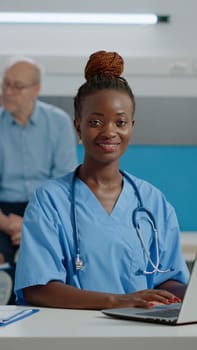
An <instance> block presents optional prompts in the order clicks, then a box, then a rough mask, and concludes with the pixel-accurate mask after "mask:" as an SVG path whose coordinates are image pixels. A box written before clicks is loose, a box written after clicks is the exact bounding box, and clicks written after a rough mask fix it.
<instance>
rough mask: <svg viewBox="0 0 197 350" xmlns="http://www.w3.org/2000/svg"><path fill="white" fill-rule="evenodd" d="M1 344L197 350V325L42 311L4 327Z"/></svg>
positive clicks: (29, 349) (27, 349) (24, 349)
mask: <svg viewBox="0 0 197 350" xmlns="http://www.w3.org/2000/svg"><path fill="white" fill-rule="evenodd" d="M0 344H1V349H2V350H4V349H6V350H7V349H9V350H13V349H14V350H19V349H20V350H35V349H38V350H40V349H42V350H45V349H48V350H51V349H53V350H54V349H55V350H59V349H61V350H62V349H67V350H77V349H79V350H89V349H91V350H93V349H94V350H98V349H99V350H101V349H108V350H109V349H113V350H120V349H121V350H124V349H130V350H131V349H132V350H142V349H146V350H158V349H159V350H164V349H165V350H166V348H171V349H173V350H182V349H183V350H185V349H187V350H194V349H195V350H196V349H197V324H193V325H185V326H165V325H157V324H148V323H147V324H145V323H141V322H132V321H124V320H118V319H112V318H108V317H107V316H104V315H103V314H102V313H101V312H99V311H82V310H63V309H48V308H41V309H40V312H38V313H36V314H34V315H32V316H30V317H28V318H26V319H23V320H20V321H17V322H15V323H13V324H10V325H8V326H6V327H0Z"/></svg>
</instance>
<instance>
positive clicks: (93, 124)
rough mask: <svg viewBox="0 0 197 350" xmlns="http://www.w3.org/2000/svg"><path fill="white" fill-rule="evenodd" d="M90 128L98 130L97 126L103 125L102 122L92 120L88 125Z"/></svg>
mask: <svg viewBox="0 0 197 350" xmlns="http://www.w3.org/2000/svg"><path fill="white" fill-rule="evenodd" d="M88 124H89V125H90V126H92V127H93V128H96V127H97V126H100V125H101V122H100V120H90V121H89V123H88Z"/></svg>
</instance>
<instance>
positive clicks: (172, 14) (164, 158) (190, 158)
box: [0, 0, 197, 261]
mask: <svg viewBox="0 0 197 350" xmlns="http://www.w3.org/2000/svg"><path fill="white" fill-rule="evenodd" d="M7 11H8V12H10V11H16V12H30V13H33V12H54V13H63V12H68V13H75V12H77V13H90V14H91V13H113V14H116V13H127V14H128V13H156V14H158V15H160V16H168V20H167V21H166V22H165V21H164V22H161V23H157V24H155V25H131V24H117V25H116V24H63V23H61V24H49V23H47V24H46V23H36V24H35V23H11V22H10V23H0V43H1V44H0V74H1V73H2V70H3V66H4V63H5V62H6V60H7V58H8V57H10V56H15V55H16V56H20V55H22V56H23V55H25V56H31V57H34V58H36V59H37V60H38V61H39V62H40V63H41V64H42V66H43V68H44V75H43V81H42V90H41V94H40V99H41V100H43V101H46V102H49V103H52V104H54V105H57V106H59V107H61V108H63V109H65V110H66V111H67V112H68V113H69V114H70V116H71V118H73V96H74V95H75V94H76V91H77V89H78V87H79V86H80V85H81V84H82V83H83V81H84V77H83V68H84V64H85V62H86V61H87V58H88V57H89V55H90V54H91V53H92V52H94V51H98V50H107V51H117V52H119V53H120V54H121V56H122V57H124V60H125V71H124V76H125V77H126V78H127V80H128V81H129V83H130V85H131V87H132V89H133V91H134V94H135V96H136V114H135V119H136V126H135V129H134V132H133V137H132V140H131V144H130V146H129V148H128V150H127V152H126V154H125V155H124V156H123V157H122V159H121V164H120V166H121V168H122V169H124V170H127V171H129V172H131V173H133V174H134V175H136V176H138V177H141V178H143V179H145V180H148V181H150V182H151V183H152V184H154V185H155V186H157V187H159V188H160V189H161V190H162V191H163V192H164V193H165V195H166V197H167V199H168V200H169V201H170V202H171V203H172V205H173V206H174V207H175V209H176V212H177V216H178V219H179V224H180V230H181V239H182V246H183V251H184V254H185V257H186V260H188V261H191V260H193V258H194V256H195V252H196V250H197V205H196V198H197V186H196V179H197V45H196V35H195V33H196V31H197V22H196V11H197V3H196V1H195V0H188V1H187V2H186V3H183V2H180V1H179V0H173V1H172V0H166V1H162V0H157V1H156V0H150V1H146V0H122V1H117V0H114V1H112V0H100V1H90V0H88V1H86V0H84V1H78V0H72V1H63V0H56V1H52V0H45V1H44V0H34V1H32V2H31V1H25V0H7V1H5V2H4V1H1V2H0V12H7ZM24 16H25V15H24ZM90 16H91V15H90ZM77 152H78V159H79V161H82V158H83V145H81V144H78V145H77Z"/></svg>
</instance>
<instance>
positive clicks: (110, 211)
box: [15, 51, 189, 309]
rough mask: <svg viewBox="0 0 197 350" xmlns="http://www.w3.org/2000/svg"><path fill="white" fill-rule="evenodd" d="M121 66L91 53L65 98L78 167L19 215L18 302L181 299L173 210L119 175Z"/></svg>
mask: <svg viewBox="0 0 197 350" xmlns="http://www.w3.org/2000/svg"><path fill="white" fill-rule="evenodd" d="M123 67H124V61H123V59H122V57H121V56H120V55H119V54H118V53H116V52H106V51H98V52H95V53H94V54H92V55H91V56H90V58H89V60H88V62H87V65H86V67H85V78H86V81H85V83H84V84H83V85H82V86H80V88H79V89H78V91H77V94H76V96H75V99H74V109H75V127H76V130H77V132H78V135H79V137H80V138H81V140H82V141H83V145H84V160H83V162H82V164H81V165H80V166H79V167H77V168H76V169H75V170H74V171H71V172H70V173H69V174H67V175H66V176H64V177H62V178H59V179H57V180H54V181H50V182H47V183H45V184H44V185H43V186H42V187H40V188H39V189H37V190H36V192H35V195H34V197H33V199H32V201H31V202H30V204H29V206H28V208H27V210H26V213H25V218H24V225H23V235H22V244H21V247H20V251H19V257H18V263H17V274H16V285H15V291H16V295H17V302H18V303H22V304H25V303H28V304H34V305H42V306H51V307H62V308H77V309H103V308H112V307H124V306H125V307H126V306H136V307H140V306H141V307H147V308H149V307H151V306H152V302H153V301H154V302H162V303H165V304H169V303H171V301H172V300H180V299H177V297H183V295H184V292H185V289H186V283H187V281H188V277H189V271H188V269H187V266H186V264H185V261H184V258H183V255H182V251H181V245H180V237H179V226H178V223H177V218H176V214H175V211H174V209H173V207H172V206H171V205H170V204H169V203H168V202H167V200H166V198H165V196H164V195H163V194H162V193H161V192H160V191H159V190H158V189H156V188H155V187H154V186H152V185H151V184H150V183H148V182H146V181H143V180H141V179H139V178H136V177H135V176H133V175H131V174H129V173H125V172H123V171H121V170H120V169H119V162H120V157H121V155H122V154H123V153H124V152H125V151H126V149H127V146H128V145H129V141H130V137H131V134H132V130H133V126H134V112H135V98H134V95H133V92H132V90H131V88H130V86H129V84H128V82H127V80H126V79H125V78H124V77H122V73H123ZM34 252H36V253H34ZM120 256H121V259H120Z"/></svg>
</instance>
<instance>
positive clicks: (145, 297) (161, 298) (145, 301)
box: [113, 289, 181, 308]
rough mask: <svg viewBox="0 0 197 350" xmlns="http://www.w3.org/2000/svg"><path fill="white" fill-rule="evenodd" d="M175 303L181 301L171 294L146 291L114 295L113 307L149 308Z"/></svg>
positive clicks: (164, 291)
mask: <svg viewBox="0 0 197 350" xmlns="http://www.w3.org/2000/svg"><path fill="white" fill-rule="evenodd" d="M175 302H176V303H177V302H181V299H180V298H178V297H176V295H174V294H173V293H171V292H168V291H166V290H162V289H160V290H157V289H147V290H142V291H139V292H135V293H129V294H125V295H122V294H121V295H118V296H117V295H116V296H115V300H114V303H115V305H114V306H113V307H129V306H131V307H143V308H144V307H145V308H149V307H152V306H154V305H157V304H171V303H175Z"/></svg>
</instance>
